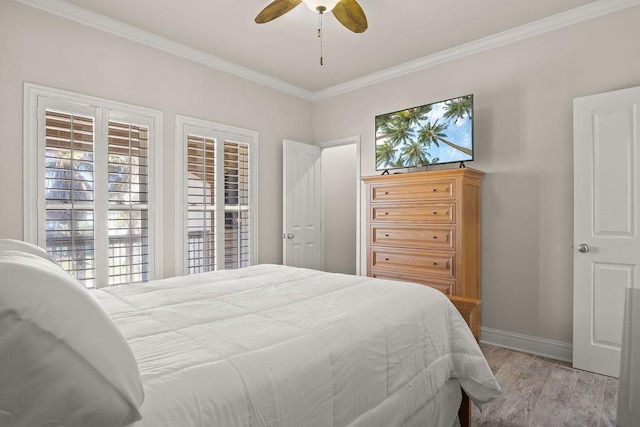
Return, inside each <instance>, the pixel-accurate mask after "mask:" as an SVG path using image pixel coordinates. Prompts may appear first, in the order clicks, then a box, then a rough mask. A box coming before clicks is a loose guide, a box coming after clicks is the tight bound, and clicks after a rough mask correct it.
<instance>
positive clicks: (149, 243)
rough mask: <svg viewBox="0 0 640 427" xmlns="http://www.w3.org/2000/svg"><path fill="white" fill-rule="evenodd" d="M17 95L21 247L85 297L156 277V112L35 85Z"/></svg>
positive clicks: (157, 223)
mask: <svg viewBox="0 0 640 427" xmlns="http://www.w3.org/2000/svg"><path fill="white" fill-rule="evenodd" d="M25 95H26V96H25V99H26V100H27V102H28V103H27V106H26V107H27V110H26V114H25V174H26V182H27V185H26V186H25V225H26V229H25V239H26V240H28V241H32V242H35V243H37V244H39V245H40V246H42V247H44V248H46V249H47V251H48V252H49V253H50V254H51V255H52V256H53V257H54V258H55V259H56V260H57V261H58V263H59V264H60V265H61V266H62V267H63V268H64V269H65V270H67V271H68V272H69V273H71V274H73V275H74V276H75V277H76V278H77V279H78V280H80V282H82V283H83V284H84V285H85V286H86V287H88V288H94V287H101V286H106V285H115V284H122V283H135V282H144V281H147V280H149V279H151V278H153V277H161V274H158V273H159V272H158V271H156V270H155V269H154V266H155V267H156V268H157V266H158V265H159V263H154V259H155V258H158V257H159V256H160V252H159V250H158V245H156V244H155V242H156V241H157V235H158V232H157V229H156V228H155V227H157V226H158V225H159V224H160V221H158V217H159V215H158V211H157V209H155V206H158V205H159V197H158V194H154V193H153V192H152V191H153V190H154V189H155V188H156V187H160V186H161V183H160V182H159V175H157V174H156V175H154V173H155V172H156V170H157V169H158V168H157V166H156V164H159V163H157V162H159V155H160V142H159V141H160V139H159V132H158V130H157V129H158V128H159V126H160V121H161V116H160V113H157V112H154V111H151V110H146V109H140V108H136V107H131V106H126V105H123V104H117V103H113V102H110V101H104V100H99V99H95V98H89V97H84V96H81V95H75V94H70V93H66V92H61V91H56V90H52V89H47V88H40V87H37V86H33V85H26V86H25ZM152 159H155V160H156V164H153V163H151V160H152ZM34 165H37V166H34ZM156 193H157V190H156ZM34 200H36V201H37V202H36V203H33V201H34Z"/></svg>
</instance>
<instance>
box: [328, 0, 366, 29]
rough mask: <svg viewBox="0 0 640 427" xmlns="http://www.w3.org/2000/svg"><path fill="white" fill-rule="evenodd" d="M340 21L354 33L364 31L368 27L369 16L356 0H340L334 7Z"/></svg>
mask: <svg viewBox="0 0 640 427" xmlns="http://www.w3.org/2000/svg"><path fill="white" fill-rule="evenodd" d="M333 15H334V16H335V17H336V19H337V20H338V21H340V23H341V24H342V25H344V26H345V27H347V28H348V29H350V30H351V31H353V32H354V33H364V31H365V30H366V29H367V27H368V24H367V17H366V16H365V15H364V10H362V8H361V7H360V5H359V4H358V2H357V1H356V0H340V1H339V2H338V4H336V6H335V7H334V8H333Z"/></svg>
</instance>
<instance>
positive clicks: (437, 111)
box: [376, 95, 473, 170]
mask: <svg viewBox="0 0 640 427" xmlns="http://www.w3.org/2000/svg"><path fill="white" fill-rule="evenodd" d="M472 160H473V95H465V96H459V97H457V98H451V99H446V100H444V101H438V102H433V103H431V104H425V105H421V106H419V107H413V108H407V109H405V110H400V111H396V112H394V113H388V114H382V115H380V116H376V170H388V169H397V168H410V167H418V166H428V165H439V164H444V163H458V162H469V161H472Z"/></svg>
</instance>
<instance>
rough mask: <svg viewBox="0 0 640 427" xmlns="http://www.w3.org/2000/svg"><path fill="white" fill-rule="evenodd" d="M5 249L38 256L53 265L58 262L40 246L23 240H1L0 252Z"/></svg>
mask: <svg viewBox="0 0 640 427" xmlns="http://www.w3.org/2000/svg"><path fill="white" fill-rule="evenodd" d="M4 249H7V250H14V251H20V252H26V253H29V254H32V255H37V256H39V257H40V258H43V259H46V260H49V261H51V262H53V263H56V260H55V259H53V257H52V256H51V255H49V253H48V252H47V251H45V250H44V249H42V248H41V247H40V246H36V245H34V244H32V243H27V242H23V241H22V240H14V239H0V251H1V250H4ZM56 264H57V263H56Z"/></svg>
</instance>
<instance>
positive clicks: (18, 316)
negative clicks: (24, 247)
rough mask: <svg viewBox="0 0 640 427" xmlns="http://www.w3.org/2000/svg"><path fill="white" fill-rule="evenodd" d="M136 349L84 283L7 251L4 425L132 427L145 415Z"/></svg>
mask: <svg viewBox="0 0 640 427" xmlns="http://www.w3.org/2000/svg"><path fill="white" fill-rule="evenodd" d="M143 399H144V392H143V388H142V381H141V379H140V372H139V371H138V366H137V363H136V361H135V359H134V357H133V353H132V351H131V348H130V347H129V345H128V343H127V342H126V340H125V338H124V337H123V335H122V333H121V332H120V331H119V330H118V328H117V327H116V325H115V324H114V323H113V321H112V319H111V318H110V317H109V315H108V314H107V312H106V311H105V310H104V308H102V307H101V306H100V305H99V304H98V302H97V301H96V300H95V298H94V297H93V296H92V295H91V293H90V292H89V291H88V290H86V289H85V288H84V287H83V286H82V284H81V283H80V282H78V281H77V280H76V279H74V278H72V277H71V276H70V275H69V274H67V273H66V272H65V271H64V270H62V269H61V268H60V267H58V266H57V265H56V264H54V263H52V262H50V261H49V260H47V259H45V258H43V257H41V256H39V255H34V254H31V253H26V252H19V251H16V250H8V249H5V250H0V425H2V426H25V427H26V426H29V427H30V426H44V425H47V426H49V425H50V426H62V425H64V426H92V427H102V426H105V427H115V426H124V425H127V424H130V423H133V422H134V421H137V420H139V419H140V418H141V416H140V412H139V411H138V408H140V405H141V404H142V401H143Z"/></svg>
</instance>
